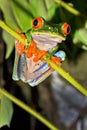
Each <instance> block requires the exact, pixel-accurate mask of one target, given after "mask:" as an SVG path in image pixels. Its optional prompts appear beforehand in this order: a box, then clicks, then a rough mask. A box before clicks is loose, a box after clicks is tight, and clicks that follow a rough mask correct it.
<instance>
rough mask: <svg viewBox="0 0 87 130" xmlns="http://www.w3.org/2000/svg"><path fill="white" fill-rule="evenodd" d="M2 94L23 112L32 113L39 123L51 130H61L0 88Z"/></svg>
mask: <svg viewBox="0 0 87 130" xmlns="http://www.w3.org/2000/svg"><path fill="white" fill-rule="evenodd" d="M0 93H1V94H3V95H4V96H6V97H7V98H9V99H10V100H11V101H12V102H14V103H15V104H16V105H18V106H19V107H21V108H22V109H23V110H25V111H26V112H28V113H30V114H31V115H33V116H34V117H36V118H37V119H38V120H39V121H41V122H42V123H43V124H44V125H46V126H47V127H48V128H50V129H51V130H59V129H58V128H57V127H55V126H54V125H53V124H51V123H50V122H49V121H48V120H47V119H45V118H44V117H42V116H41V115H40V114H39V113H38V112H36V111H35V110H33V109H32V108H31V107H29V106H28V105H26V104H25V103H24V102H22V101H21V100H19V99H17V98H16V97H14V96H13V95H11V94H10V93H8V92H7V91H6V90H4V89H2V88H0Z"/></svg>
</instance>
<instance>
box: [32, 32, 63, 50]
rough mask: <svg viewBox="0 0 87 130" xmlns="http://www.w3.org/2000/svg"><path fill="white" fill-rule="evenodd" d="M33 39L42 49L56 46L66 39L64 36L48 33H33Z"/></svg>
mask: <svg viewBox="0 0 87 130" xmlns="http://www.w3.org/2000/svg"><path fill="white" fill-rule="evenodd" d="M32 39H33V40H34V41H35V43H36V45H37V47H38V48H39V49H40V50H45V51H48V50H50V49H52V48H54V47H55V46H57V44H58V43H61V42H62V41H63V40H65V38H64V37H61V36H57V35H47V34H32Z"/></svg>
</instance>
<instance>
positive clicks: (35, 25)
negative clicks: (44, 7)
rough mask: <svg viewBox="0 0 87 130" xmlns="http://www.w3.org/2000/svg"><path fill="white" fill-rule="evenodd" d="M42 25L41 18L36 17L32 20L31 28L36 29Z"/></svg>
mask: <svg viewBox="0 0 87 130" xmlns="http://www.w3.org/2000/svg"><path fill="white" fill-rule="evenodd" d="M42 25H43V19H42V18H40V17H38V18H35V19H34V20H33V28H35V29H37V28H41V27H42Z"/></svg>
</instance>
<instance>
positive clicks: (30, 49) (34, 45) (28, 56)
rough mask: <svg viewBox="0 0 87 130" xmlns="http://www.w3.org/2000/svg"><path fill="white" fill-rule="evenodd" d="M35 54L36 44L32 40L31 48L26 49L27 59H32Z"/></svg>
mask: <svg viewBox="0 0 87 130" xmlns="http://www.w3.org/2000/svg"><path fill="white" fill-rule="evenodd" d="M35 53H36V43H35V42H34V41H33V40H31V43H30V46H29V47H28V49H26V57H27V58H30V57H32V55H33V54H35Z"/></svg>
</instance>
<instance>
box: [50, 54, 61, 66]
mask: <svg viewBox="0 0 87 130" xmlns="http://www.w3.org/2000/svg"><path fill="white" fill-rule="evenodd" d="M51 61H52V62H54V63H56V64H57V65H59V66H60V65H61V58H58V57H55V56H52V57H51Z"/></svg>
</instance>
